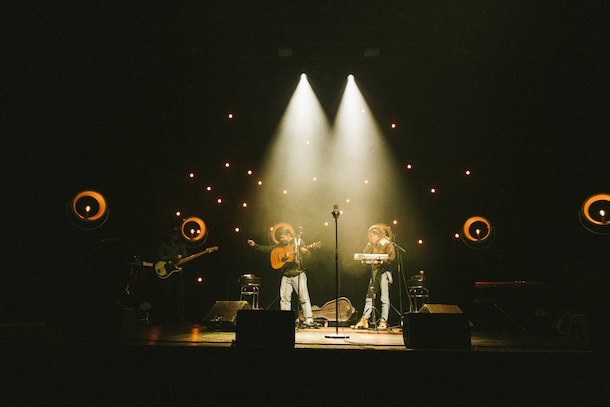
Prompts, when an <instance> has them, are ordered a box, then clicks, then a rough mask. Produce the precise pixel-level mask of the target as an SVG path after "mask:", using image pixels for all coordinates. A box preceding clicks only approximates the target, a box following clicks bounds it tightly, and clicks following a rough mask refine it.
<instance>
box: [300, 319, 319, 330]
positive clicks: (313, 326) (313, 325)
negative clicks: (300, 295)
mask: <svg viewBox="0 0 610 407" xmlns="http://www.w3.org/2000/svg"><path fill="white" fill-rule="evenodd" d="M303 328H305V329H319V328H320V326H319V325H318V324H316V323H315V322H314V321H313V320H312V321H305V323H303Z"/></svg>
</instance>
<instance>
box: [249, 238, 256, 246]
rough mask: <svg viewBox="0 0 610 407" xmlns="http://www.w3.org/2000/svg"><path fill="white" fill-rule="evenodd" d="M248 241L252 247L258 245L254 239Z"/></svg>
mask: <svg viewBox="0 0 610 407" xmlns="http://www.w3.org/2000/svg"><path fill="white" fill-rule="evenodd" d="M247 243H248V244H249V245H250V246H252V247H254V246H256V242H255V241H254V240H252V239H248V242H247Z"/></svg>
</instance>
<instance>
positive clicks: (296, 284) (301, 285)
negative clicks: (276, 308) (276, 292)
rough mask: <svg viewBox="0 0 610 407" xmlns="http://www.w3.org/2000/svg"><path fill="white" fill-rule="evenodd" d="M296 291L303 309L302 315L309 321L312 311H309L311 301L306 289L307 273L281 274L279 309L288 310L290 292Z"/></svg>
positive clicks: (290, 298) (290, 297) (289, 306)
mask: <svg viewBox="0 0 610 407" xmlns="http://www.w3.org/2000/svg"><path fill="white" fill-rule="evenodd" d="M294 291H296V292H297V295H298V297H299V301H300V303H301V308H302V309H303V316H304V317H305V321H306V322H311V321H312V320H313V319H312V318H313V312H312V311H311V301H310V300H309V290H308V289H307V275H306V274H305V273H300V274H299V275H297V276H294V277H286V276H282V282H281V283H280V309H281V310H283V311H290V309H291V305H290V303H291V301H292V293H293V292H294Z"/></svg>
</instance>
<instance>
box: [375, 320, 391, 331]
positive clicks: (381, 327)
mask: <svg viewBox="0 0 610 407" xmlns="http://www.w3.org/2000/svg"><path fill="white" fill-rule="evenodd" d="M377 329H378V330H380V331H385V330H386V329H388V323H387V321H379V325H377Z"/></svg>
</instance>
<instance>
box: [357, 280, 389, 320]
mask: <svg viewBox="0 0 610 407" xmlns="http://www.w3.org/2000/svg"><path fill="white" fill-rule="evenodd" d="M380 272H381V275H379V273H380ZM390 284H392V273H391V272H390V271H383V272H382V270H375V271H373V277H371V279H370V280H369V286H368V289H367V291H366V298H365V300H364V311H363V312H362V318H366V319H369V318H370V316H371V313H372V312H373V299H374V297H375V296H376V295H377V293H379V291H381V297H380V298H381V316H380V317H379V320H380V321H386V322H387V320H388V317H389V315H390Z"/></svg>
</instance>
